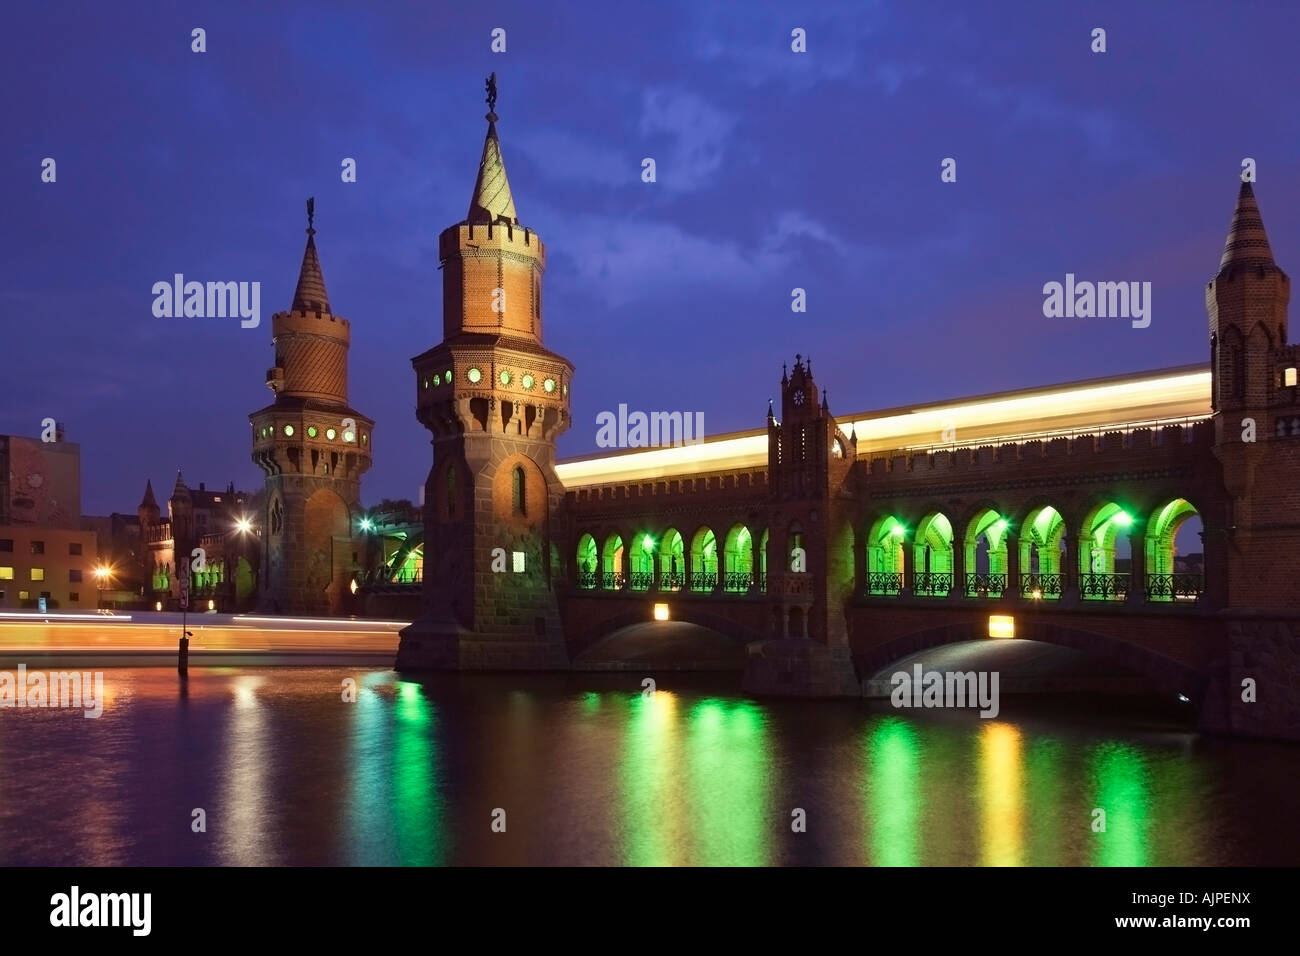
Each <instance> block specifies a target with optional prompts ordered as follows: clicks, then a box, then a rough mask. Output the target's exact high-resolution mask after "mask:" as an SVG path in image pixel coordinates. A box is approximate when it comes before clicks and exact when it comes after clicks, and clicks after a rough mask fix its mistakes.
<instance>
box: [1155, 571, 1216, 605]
mask: <svg viewBox="0 0 1300 956" xmlns="http://www.w3.org/2000/svg"><path fill="white" fill-rule="evenodd" d="M1203 593H1205V575H1204V574H1201V573H1199V572H1195V571H1193V572H1177V573H1174V574H1148V575H1147V590H1146V595H1147V600H1148V601H1164V602H1169V601H1196V600H1198V599H1199V598H1200V596H1201V595H1202V594H1203Z"/></svg>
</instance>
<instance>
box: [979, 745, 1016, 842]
mask: <svg viewBox="0 0 1300 956" xmlns="http://www.w3.org/2000/svg"><path fill="white" fill-rule="evenodd" d="M1022 744H1023V742H1022V740H1021V737H1020V731H1018V730H1016V728H1015V727H1012V726H1011V725H1010V724H1002V723H987V724H985V725H984V729H983V733H981V734H980V741H979V750H980V755H979V768H980V804H981V814H982V826H981V827H980V834H981V837H982V842H983V848H982V849H983V862H984V864H985V865H986V866H1021V865H1022V864H1023V863H1024V784H1023V780H1022V767H1021V761H1022V760H1023V754H1022Z"/></svg>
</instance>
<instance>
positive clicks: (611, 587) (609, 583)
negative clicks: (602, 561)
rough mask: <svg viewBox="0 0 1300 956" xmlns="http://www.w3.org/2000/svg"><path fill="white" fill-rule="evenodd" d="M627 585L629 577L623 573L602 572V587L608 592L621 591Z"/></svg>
mask: <svg viewBox="0 0 1300 956" xmlns="http://www.w3.org/2000/svg"><path fill="white" fill-rule="evenodd" d="M626 583H627V577H626V576H625V575H624V574H623V572H622V571H602V572H601V574H600V586H601V587H602V588H604V589H605V590H606V591H621V590H623V585H624V584H626Z"/></svg>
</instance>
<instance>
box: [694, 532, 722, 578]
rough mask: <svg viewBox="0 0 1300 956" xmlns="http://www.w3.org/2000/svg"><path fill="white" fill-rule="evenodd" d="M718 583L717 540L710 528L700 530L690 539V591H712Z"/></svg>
mask: <svg viewBox="0 0 1300 956" xmlns="http://www.w3.org/2000/svg"><path fill="white" fill-rule="evenodd" d="M717 581H718V539H717V538H716V537H715V536H714V534H713V529H712V528H700V529H699V530H698V531H696V532H695V535H694V537H692V538H691V580H690V581H689V582H688V584H689V587H690V589H691V590H692V591H712V590H713V589H714V587H715V586H716V585H717Z"/></svg>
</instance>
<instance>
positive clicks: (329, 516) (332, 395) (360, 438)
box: [249, 199, 374, 614]
mask: <svg viewBox="0 0 1300 956" xmlns="http://www.w3.org/2000/svg"><path fill="white" fill-rule="evenodd" d="M314 213H315V209H314V201H313V200H310V199H309V200H308V201H307V248H306V251H305V252H304V253H303V257H302V268H301V270H300V271H299V274H298V285H297V288H296V290H295V291H294V295H293V305H292V306H290V308H289V310H288V311H287V312H277V313H276V314H275V315H274V316H272V317H271V342H272V344H273V345H274V346H275V364H274V365H273V366H272V367H271V368H270V369H268V370H267V373H266V384H267V386H268V387H269V388H270V389H271V391H273V392H274V393H275V401H274V402H273V403H272V404H270V405H268V406H266V407H265V408H262V409H259V410H258V411H256V412H254V413H253V414H252V415H250V416H249V422H250V423H251V424H252V426H253V461H254V462H255V463H256V464H257V466H258V467H259V468H261V469H262V471H263V473H264V474H265V475H266V505H265V511H264V513H263V514H262V516H261V517H262V528H263V534H262V541H263V548H264V553H263V561H262V567H263V569H264V572H263V574H262V576H261V577H262V587H261V593H260V596H259V607H260V609H262V610H267V611H273V612H276V613H283V614H338V613H339V612H340V611H341V610H342V609H343V606H344V602H345V600H346V598H347V587H348V584H349V582H350V577H351V571H352V567H353V561H352V552H353V546H352V542H353V518H354V517H355V515H356V514H357V512H358V511H360V510H361V476H362V475H363V474H365V472H366V471H367V470H368V469H369V468H370V464H371V438H372V431H373V429H374V422H373V421H371V420H370V419H369V418H366V417H365V416H364V415H362V414H361V413H360V412H358V411H357V410H356V409H354V408H352V407H351V406H350V405H349V404H348V347H349V345H350V344H351V335H352V330H351V326H350V325H349V323H348V320H347V319H345V318H343V317H342V316H340V315H336V314H335V313H334V312H333V311H332V310H331V309H330V303H329V297H328V296H327V295H326V293H325V279H324V277H323V276H322V275H321V267H320V259H319V257H318V256H317V254H316V238H315V236H316V229H315V228H314V225H313V221H314Z"/></svg>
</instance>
